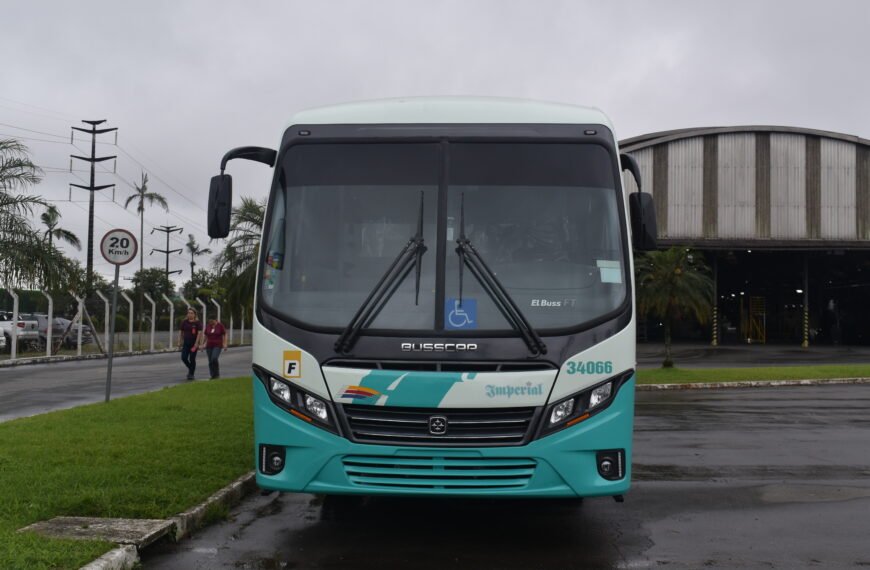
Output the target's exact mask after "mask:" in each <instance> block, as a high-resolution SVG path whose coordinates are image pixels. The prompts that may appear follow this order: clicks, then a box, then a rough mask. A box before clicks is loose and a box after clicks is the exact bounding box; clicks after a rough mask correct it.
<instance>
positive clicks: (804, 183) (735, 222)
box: [620, 126, 870, 345]
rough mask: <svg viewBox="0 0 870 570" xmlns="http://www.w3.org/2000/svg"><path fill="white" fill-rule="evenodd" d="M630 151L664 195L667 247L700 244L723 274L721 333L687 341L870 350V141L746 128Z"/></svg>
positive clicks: (679, 135)
mask: <svg viewBox="0 0 870 570" xmlns="http://www.w3.org/2000/svg"><path fill="white" fill-rule="evenodd" d="M620 146H621V150H622V152H626V153H629V154H631V155H632V156H633V157H634V158H635V159H636V160H637V161H638V163H639V165H640V168H641V175H642V176H641V178H642V181H643V185H644V188H643V189H644V190H645V191H647V192H650V193H651V194H652V196H653V200H654V202H655V205H656V216H657V217H658V234H659V242H660V244H661V245H662V246H685V247H693V248H696V249H698V250H700V251H701V252H703V255H704V256H705V257H706V259H707V261H708V262H709V263H710V265H711V266H712V267H713V268H714V273H715V282H716V303H715V305H714V306H715V312H714V324H713V327H712V334H711V333H710V332H709V329H708V332H707V333H704V332H702V331H701V329H694V332H693V330H692V329H691V326H690V325H689V326H687V327H686V330H684V334H685V335H687V336H692V335H694V338H697V339H698V340H701V339H703V338H704V337H706V338H707V339H709V338H710V336H712V340H713V342H714V344H715V343H718V342H719V340H720V339H722V338H725V339H726V340H733V341H735V342H747V341H750V342H756V341H761V342H767V341H768V340H772V341H784V342H801V343H803V344H804V345H806V344H808V343H809V342H828V343H840V342H842V343H852V344H867V343H870V326H868V325H867V319H866V317H865V315H867V314H870V140H867V139H863V138H860V137H856V136H851V135H845V134H841V133H835V132H829V131H820V130H813V129H803V128H795V127H777V126H739V127H710V128H691V129H677V130H672V131H663V132H658V133H651V134H648V135H642V136H638V137H633V138H630V139H626V140H623V141H621V143H620ZM625 183H626V185H627V187H628V190H629V191H634V190H636V189H637V188H636V186H635V184H634V180H633V179H632V178H631V177H630V176H627V177H625ZM650 334H652V335H655V334H656V332H655V330H651V331H650Z"/></svg>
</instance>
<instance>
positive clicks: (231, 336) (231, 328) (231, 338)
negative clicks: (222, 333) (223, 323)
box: [229, 314, 233, 344]
mask: <svg viewBox="0 0 870 570" xmlns="http://www.w3.org/2000/svg"><path fill="white" fill-rule="evenodd" d="M229 340H230V342H229V344H233V315H232V314H230V339H229Z"/></svg>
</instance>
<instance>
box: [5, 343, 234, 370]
mask: <svg viewBox="0 0 870 570" xmlns="http://www.w3.org/2000/svg"><path fill="white" fill-rule="evenodd" d="M246 346H251V345H250V344H234V345H231V348H237V347H238V348H242V347H246ZM180 351H181V349H178V348H161V349H160V350H155V351H154V352H152V351H150V350H134V351H132V352H130V351H129V350H127V351H124V352H116V353H115V354H114V358H119V357H123V356H147V355H149V354H169V353H171V352H180ZM106 358H108V356H106V355H105V354H103V353H99V354H83V355H81V356H72V355H64V356H34V357H32V358H16V359H15V360H3V361H0V368H12V367H14V366H27V365H30V364H54V363H57V362H76V361H79V360H105V359H106Z"/></svg>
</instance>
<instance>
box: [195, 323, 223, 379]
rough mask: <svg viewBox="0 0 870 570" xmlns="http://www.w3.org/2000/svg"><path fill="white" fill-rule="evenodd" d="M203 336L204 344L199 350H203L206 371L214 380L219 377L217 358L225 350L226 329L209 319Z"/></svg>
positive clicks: (219, 369)
mask: <svg viewBox="0 0 870 570" xmlns="http://www.w3.org/2000/svg"><path fill="white" fill-rule="evenodd" d="M204 334H205V342H204V343H203V345H202V346H200V348H205V353H206V354H207V355H208V371H209V374H210V377H211V379H212V380H214V379H215V378H220V376H221V367H220V362H218V358H220V355H221V351H222V350H226V349H227V329H226V328H224V326H223V325H222V324H221V323H220V322H219V321H218V320H217V319H209V320H208V324H207V325H205V331H204Z"/></svg>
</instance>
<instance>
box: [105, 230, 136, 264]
mask: <svg viewBox="0 0 870 570" xmlns="http://www.w3.org/2000/svg"><path fill="white" fill-rule="evenodd" d="M138 249H139V247H138V244H137V243H136V237H135V236H134V235H133V234H131V233H130V232H128V231H127V230H118V229H115V230H109V231H108V232H107V233H106V235H104V236H103V240H102V241H101V242H100V252H101V253H102V254H103V257H104V258H105V259H106V261H108V262H109V263H111V264H113V265H126V264H128V263H130V262H131V261H133V260H134V259H135V258H136V252H137V251H138Z"/></svg>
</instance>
